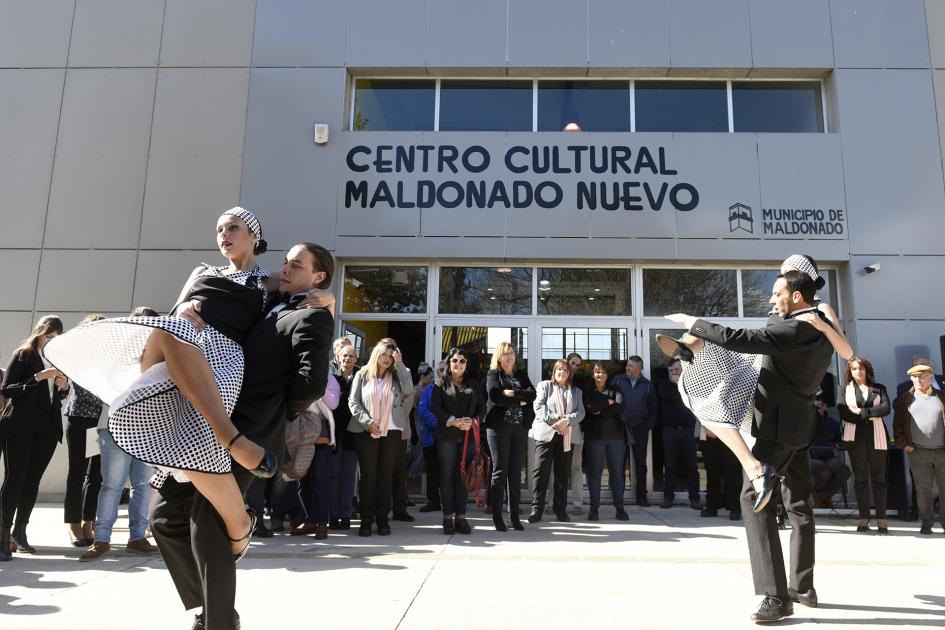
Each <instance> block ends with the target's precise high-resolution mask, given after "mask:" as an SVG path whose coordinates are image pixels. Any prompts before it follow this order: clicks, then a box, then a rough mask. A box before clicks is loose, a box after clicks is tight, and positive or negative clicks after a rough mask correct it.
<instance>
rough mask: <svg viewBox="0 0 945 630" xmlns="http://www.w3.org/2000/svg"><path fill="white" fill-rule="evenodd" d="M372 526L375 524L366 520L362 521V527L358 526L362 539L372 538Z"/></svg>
mask: <svg viewBox="0 0 945 630" xmlns="http://www.w3.org/2000/svg"><path fill="white" fill-rule="evenodd" d="M371 525H373V523H372V522H371V521H370V520H367V519H365V520H363V521H361V525H359V526H358V536H360V537H361V538H367V537H368V536H370V535H371Z"/></svg>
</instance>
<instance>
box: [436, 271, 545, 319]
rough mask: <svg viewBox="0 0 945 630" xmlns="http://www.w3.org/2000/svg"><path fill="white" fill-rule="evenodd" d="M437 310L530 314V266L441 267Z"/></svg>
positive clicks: (491, 313) (458, 312)
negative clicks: (438, 307)
mask: <svg viewBox="0 0 945 630" xmlns="http://www.w3.org/2000/svg"><path fill="white" fill-rule="evenodd" d="M440 312H441V313H456V314H466V313H470V314H483V315H531V312H532V270H531V268H530V267H443V268H441V269H440Z"/></svg>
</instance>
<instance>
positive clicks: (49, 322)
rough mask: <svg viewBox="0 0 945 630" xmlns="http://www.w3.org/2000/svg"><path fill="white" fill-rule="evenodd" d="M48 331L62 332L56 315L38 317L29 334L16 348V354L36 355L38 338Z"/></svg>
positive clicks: (60, 323)
mask: <svg viewBox="0 0 945 630" xmlns="http://www.w3.org/2000/svg"><path fill="white" fill-rule="evenodd" d="M49 333H56V334H59V335H61V334H62V320H61V319H59V316H58V315H43V316H42V317H40V318H39V321H38V322H36V325H35V326H33V330H32V332H31V333H30V336H29V337H27V338H26V339H24V340H23V343H21V344H20V347H19V348H17V349H16V354H33V355H38V354H39V352H38V350H37V346H39V338H40V337H42V336H43V335H48V334H49Z"/></svg>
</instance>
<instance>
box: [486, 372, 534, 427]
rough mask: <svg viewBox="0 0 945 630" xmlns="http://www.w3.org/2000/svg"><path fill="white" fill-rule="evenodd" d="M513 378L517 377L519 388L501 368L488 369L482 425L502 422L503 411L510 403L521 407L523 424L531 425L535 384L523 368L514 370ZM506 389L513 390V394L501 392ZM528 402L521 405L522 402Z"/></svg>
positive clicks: (494, 424) (493, 425)
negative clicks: (508, 395) (484, 415)
mask: <svg viewBox="0 0 945 630" xmlns="http://www.w3.org/2000/svg"><path fill="white" fill-rule="evenodd" d="M515 378H516V379H518V382H519V385H521V388H516V387H515V386H514V385H513V384H512V383H511V381H510V379H509V378H508V376H506V374H505V372H503V371H502V369H501V368H496V369H495V370H489V373H488V374H486V419H485V421H484V423H483V424H484V425H485V426H487V427H489V426H491V427H495V426H496V425H497V424H498V423H499V422H503V418H504V417H505V411H506V409H508V408H509V407H511V406H512V405H518V406H519V407H521V408H522V418H523V424H524V425H525V428H526V429H527V428H528V427H530V426H531V425H532V420H534V419H535V409H534V408H533V407H532V403H533V402H535V386H534V385H532V382H531V381H530V380H529V378H528V374H526V373H525V370H518V371H516V372H515ZM506 389H512V390H515V396H514V397H512V398H509V397H507V396H506V395H505V394H503V393H502V392H503V391H504V390H506ZM523 402H525V403H528V404H526V405H524V406H523V405H522V403H523Z"/></svg>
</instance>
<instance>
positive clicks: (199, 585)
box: [151, 462, 256, 630]
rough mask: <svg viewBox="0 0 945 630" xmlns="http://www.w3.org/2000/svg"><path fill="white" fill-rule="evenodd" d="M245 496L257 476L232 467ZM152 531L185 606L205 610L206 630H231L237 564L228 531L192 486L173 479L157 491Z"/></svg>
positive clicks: (211, 507) (152, 517)
mask: <svg viewBox="0 0 945 630" xmlns="http://www.w3.org/2000/svg"><path fill="white" fill-rule="evenodd" d="M233 475H234V476H235V477H236V483H237V484H238V485H239V488H240V491H241V492H242V493H243V496H246V490H247V489H248V488H249V486H250V484H251V483H252V482H253V480H254V479H256V477H254V476H252V475H251V474H250V473H249V472H247V471H246V470H244V469H243V468H241V467H239V466H238V465H236V463H235V462H234V464H233ZM151 531H152V532H153V533H154V541H155V542H156V543H157V545H158V548H159V549H160V550H161V555H162V556H164V564H165V565H166V566H167V570H168V572H169V573H170V574H171V578H172V579H173V580H174V586H175V587H176V588H177V593H178V595H179V596H180V599H181V602H183V604H184V608H185V609H187V610H190V609H191V608H198V607H201V606H202V607H203V612H204V615H205V617H204V624H205V625H204V627H205V628H207V630H224V629H225V630H232V628H233V610H234V608H235V604H236V565H235V563H234V562H233V552H232V548H231V545H230V541H229V538H228V536H227V534H226V527H225V526H224V525H223V521H222V520H221V519H220V517H219V516H218V515H217V512H216V510H215V509H214V508H213V506H212V505H211V504H210V502H209V501H207V500H206V499H205V498H204V497H203V495H201V494H200V493H199V492H197V491H196V490H194V486H193V484H189V483H183V484H181V483H177V482H176V481H174V479H173V478H171V479H168V480H167V481H165V482H164V485H163V486H162V487H161V489H160V490H159V491H158V501H157V503H156V504H155V506H154V510H152V512H151Z"/></svg>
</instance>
